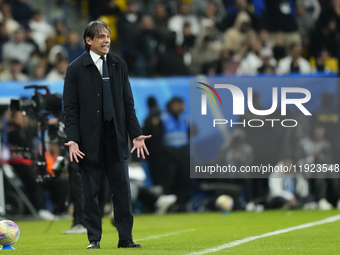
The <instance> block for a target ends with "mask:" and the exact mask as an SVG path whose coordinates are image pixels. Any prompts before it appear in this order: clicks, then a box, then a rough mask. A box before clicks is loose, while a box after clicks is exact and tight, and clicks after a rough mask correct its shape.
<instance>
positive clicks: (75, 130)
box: [63, 52, 142, 162]
mask: <svg viewBox="0 0 340 255" xmlns="http://www.w3.org/2000/svg"><path fill="white" fill-rule="evenodd" d="M107 65H108V69H109V75H110V83H111V91H112V98H113V103H114V114H115V115H114V118H113V123H114V127H115V131H116V132H115V133H116V138H117V146H118V153H119V159H120V160H125V159H127V158H128V157H129V150H128V135H129V136H130V139H131V140H133V139H134V138H136V137H138V136H139V135H141V134H142V131H141V128H140V125H139V122H138V120H137V117H136V112H135V109H134V100H133V95H132V91H131V86H130V82H129V77H128V71H127V67H126V63H125V61H124V60H122V59H121V58H119V57H117V56H115V55H113V54H110V53H109V54H108V55H107ZM63 100H64V110H65V131H66V134H67V139H68V141H74V142H76V143H78V145H79V149H80V150H81V151H82V152H84V153H85V158H86V159H87V160H89V161H93V162H98V160H99V152H100V149H99V146H100V131H101V123H102V118H103V114H102V109H103V106H102V104H103V99H102V77H101V75H100V73H99V71H98V68H97V67H96V65H95V64H94V62H93V61H92V58H91V55H90V53H89V52H85V53H84V54H82V55H81V56H80V57H79V58H77V59H76V60H75V61H73V62H72V63H71V64H70V65H69V66H68V68H67V72H66V76H65V83H64V93H63Z"/></svg>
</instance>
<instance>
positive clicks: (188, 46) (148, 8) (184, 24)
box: [0, 0, 340, 81]
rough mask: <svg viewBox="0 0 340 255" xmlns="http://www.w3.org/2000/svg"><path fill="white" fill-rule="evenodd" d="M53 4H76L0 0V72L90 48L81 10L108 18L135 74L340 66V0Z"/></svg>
mask: <svg viewBox="0 0 340 255" xmlns="http://www.w3.org/2000/svg"><path fill="white" fill-rule="evenodd" d="M52 4H53V5H54V7H53V8H59V9H60V12H62V13H63V12H66V10H65V9H67V8H66V7H65V6H70V5H72V7H73V10H72V11H73V12H71V13H67V15H66V13H64V14H63V15H57V16H56V17H55V18H53V17H45V14H44V13H42V12H41V11H39V10H36V9H34V8H33V7H32V6H30V4H29V1H26V0H8V1H6V0H2V1H1V2H0V49H1V52H0V61H1V63H2V68H1V73H0V80H3V81H4V80H20V81H25V80H39V79H45V78H46V79H49V80H57V79H62V78H63V77H64V75H65V71H66V67H67V64H68V63H70V62H72V61H73V60H74V59H75V58H77V57H78V56H79V55H80V54H81V53H82V52H83V51H84V44H83V42H82V39H81V35H80V34H79V33H81V31H82V29H83V24H82V22H80V21H79V22H77V17H80V18H79V20H81V17H82V18H84V17H85V19H87V20H93V19H101V20H103V21H104V22H106V23H108V24H109V25H110V27H111V30H112V35H111V39H112V42H113V43H112V51H113V52H115V53H117V54H118V55H119V56H121V57H123V59H125V61H126V62H127V64H128V68H129V71H130V75H131V76H137V77H145V76H146V77H155V76H174V75H177V76H180V75H196V74H207V75H215V74H222V75H228V74H229V75H231V74H237V75H256V74H275V73H276V74H288V73H292V72H298V73H303V74H308V73H315V72H337V71H338V52H337V47H336V45H337V43H338V42H339V36H338V34H339V31H340V24H339V20H340V1H339V0H328V1H318V0H285V1H281V0H185V1H180V0H168V1H162V0H131V1H119V0H116V1H113V0H110V1H109V0H98V1H94V0H88V1H84V0H83V1H82V0H78V1H76V0H73V1H71V0H69V1H67V0H60V1H51V3H50V5H52ZM34 7H35V6H34ZM50 15H52V14H50ZM52 16H53V15H52ZM69 16H74V17H73V18H75V19H76V22H74V21H72V23H71V22H70V18H69ZM46 18H48V19H46ZM47 20H48V21H49V22H47Z"/></svg>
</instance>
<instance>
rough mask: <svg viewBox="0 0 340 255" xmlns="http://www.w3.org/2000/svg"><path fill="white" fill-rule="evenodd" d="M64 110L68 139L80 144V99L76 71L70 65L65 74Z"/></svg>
mask: <svg viewBox="0 0 340 255" xmlns="http://www.w3.org/2000/svg"><path fill="white" fill-rule="evenodd" d="M63 100H64V111H65V117H64V120H65V132H66V135H67V140H68V141H74V142H76V143H78V144H79V142H80V135H79V99H78V86H77V75H76V71H75V70H74V68H73V67H72V66H69V67H68V68H67V71H66V75H65V82H64V93H63Z"/></svg>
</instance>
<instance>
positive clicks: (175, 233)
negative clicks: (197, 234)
mask: <svg viewBox="0 0 340 255" xmlns="http://www.w3.org/2000/svg"><path fill="white" fill-rule="evenodd" d="M195 230H196V229H187V230H181V231H176V232H170V233H166V234H162V235H157V236H147V237H144V238H141V239H136V240H135V241H136V242H139V241H146V240H150V239H157V238H161V237H167V236H173V235H178V234H182V233H186V232H193V231H195Z"/></svg>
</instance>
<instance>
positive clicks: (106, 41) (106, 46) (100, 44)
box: [86, 28, 111, 56]
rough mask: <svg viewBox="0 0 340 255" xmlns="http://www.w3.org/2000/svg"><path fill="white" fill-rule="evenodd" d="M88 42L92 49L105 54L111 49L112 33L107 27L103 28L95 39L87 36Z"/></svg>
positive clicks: (101, 54)
mask: <svg viewBox="0 0 340 255" xmlns="http://www.w3.org/2000/svg"><path fill="white" fill-rule="evenodd" d="M86 42H87V44H88V45H90V50H92V51H93V52H94V53H96V54H98V55H100V56H104V55H106V54H107V53H109V50H110V42H111V40H110V33H109V31H108V30H107V29H106V28H102V30H101V31H100V32H99V33H98V34H97V35H95V37H94V38H93V39H91V38H90V37H86Z"/></svg>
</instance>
